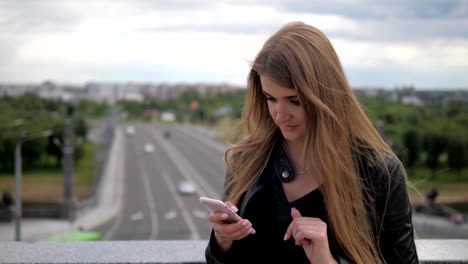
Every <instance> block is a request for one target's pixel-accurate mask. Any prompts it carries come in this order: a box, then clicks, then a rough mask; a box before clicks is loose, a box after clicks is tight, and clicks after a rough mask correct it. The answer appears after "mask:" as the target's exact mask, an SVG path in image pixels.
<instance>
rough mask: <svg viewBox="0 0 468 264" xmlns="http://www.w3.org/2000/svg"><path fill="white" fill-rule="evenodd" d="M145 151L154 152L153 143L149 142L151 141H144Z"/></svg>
mask: <svg viewBox="0 0 468 264" xmlns="http://www.w3.org/2000/svg"><path fill="white" fill-rule="evenodd" d="M145 152H147V153H152V152H154V145H153V144H151V143H146V144H145Z"/></svg>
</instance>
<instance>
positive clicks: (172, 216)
mask: <svg viewBox="0 0 468 264" xmlns="http://www.w3.org/2000/svg"><path fill="white" fill-rule="evenodd" d="M176 217H177V211H176V210H170V211H169V212H167V213H165V214H164V218H165V219H166V220H172V219H175V218H176Z"/></svg>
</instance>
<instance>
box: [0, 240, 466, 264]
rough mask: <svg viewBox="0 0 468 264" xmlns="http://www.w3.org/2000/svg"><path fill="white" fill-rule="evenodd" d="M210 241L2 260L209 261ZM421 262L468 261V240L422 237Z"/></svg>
mask: <svg viewBox="0 0 468 264" xmlns="http://www.w3.org/2000/svg"><path fill="white" fill-rule="evenodd" d="M207 243H208V242H207V241H206V240H174V241H172V240H158V241H97V242H45V241H39V242H0V263H11V264H15V263H24V264H34V263H52V264H58V263H76V264H80V263H96V264H111V263H128V264H136V263H154V264H162V263H181V264H182V263H192V264H199V263H200V264H201V263H206V262H205V256H204V252H205V247H206V245H207ZM416 246H417V251H418V255H419V258H420V262H421V263H423V264H436V263H468V240H466V239H418V240H416Z"/></svg>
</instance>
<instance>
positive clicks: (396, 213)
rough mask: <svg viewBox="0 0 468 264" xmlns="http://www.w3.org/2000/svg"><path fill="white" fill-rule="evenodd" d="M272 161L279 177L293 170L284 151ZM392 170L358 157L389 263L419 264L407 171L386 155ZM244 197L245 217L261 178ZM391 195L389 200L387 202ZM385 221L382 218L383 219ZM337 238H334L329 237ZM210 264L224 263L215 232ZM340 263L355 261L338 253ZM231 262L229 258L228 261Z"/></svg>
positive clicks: (368, 203) (241, 206)
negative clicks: (408, 192)
mask: <svg viewBox="0 0 468 264" xmlns="http://www.w3.org/2000/svg"><path fill="white" fill-rule="evenodd" d="M271 159H273V160H270V161H272V162H273V164H274V170H273V171H274V173H275V174H276V176H278V177H279V175H281V173H282V172H284V171H288V172H289V173H293V170H292V168H291V167H290V166H289V163H288V161H287V158H286V156H285V155H284V153H283V151H278V150H275V151H274V153H273V154H272V157H271ZM385 159H386V162H387V168H388V170H389V172H390V175H391V177H390V181H389V179H388V177H386V176H385V173H384V171H382V169H379V168H378V167H377V166H374V165H373V164H371V163H370V162H368V161H367V160H366V159H365V158H360V159H356V164H360V165H359V166H357V167H358V168H359V172H358V174H359V175H360V177H361V181H362V184H363V187H364V188H363V190H366V191H363V193H364V199H365V204H366V209H367V210H368V216H369V219H370V222H371V224H372V230H373V233H374V236H375V237H374V239H375V243H376V245H377V247H378V250H380V253H381V255H382V257H383V258H384V260H385V261H386V263H389V264H390V263H399V264H400V263H403V264H404V263H419V260H418V256H417V252H416V246H415V243H414V236H413V225H412V220H411V216H412V210H411V205H410V202H409V199H408V194H407V190H406V179H405V176H404V170H403V168H402V167H401V166H400V163H399V162H398V161H397V160H396V159H395V158H394V157H393V156H390V155H387V156H386V157H385ZM263 176H264V175H263V174H262V176H261V177H260V178H259V180H258V181H257V182H256V183H255V184H254V185H253V186H252V187H251V188H250V189H249V190H247V192H246V193H245V194H244V195H243V196H242V199H241V201H240V203H239V205H238V207H239V212H238V213H239V215H240V216H241V217H243V215H244V212H245V209H246V207H247V204H248V203H249V201H250V199H251V198H252V197H253V196H254V195H255V193H256V192H257V191H258V190H260V189H261V188H262V187H263V186H264V184H263V181H262V177H263ZM387 197H388V201H387ZM382 220H383V221H382ZM330 239H334V238H329V241H330ZM205 256H206V261H207V263H208V264H212V263H214V264H221V263H224V254H223V253H222V252H221V251H220V249H219V247H218V245H217V242H216V239H215V238H214V234H213V232H212V234H211V238H210V241H209V244H208V246H207V248H206V251H205ZM338 261H339V263H354V261H352V260H350V259H349V258H348V257H346V256H344V255H343V256H339V259H338ZM227 262H228V261H227Z"/></svg>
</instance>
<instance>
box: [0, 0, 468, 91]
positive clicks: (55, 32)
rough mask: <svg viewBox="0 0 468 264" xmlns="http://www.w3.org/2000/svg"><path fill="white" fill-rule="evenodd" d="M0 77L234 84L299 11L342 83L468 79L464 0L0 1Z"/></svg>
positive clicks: (467, 82) (460, 83) (459, 83)
mask: <svg viewBox="0 0 468 264" xmlns="http://www.w3.org/2000/svg"><path fill="white" fill-rule="evenodd" d="M0 17H1V18H2V19H0V39H1V41H0V59H1V60H2V62H3V63H2V65H1V66H0V82H1V83H41V82H43V81H46V80H52V81H56V82H59V83H76V84H79V85H80V84H81V85H82V84H84V83H86V82H151V83H161V82H168V83H229V84H232V85H240V86H243V85H244V84H245V80H246V77H247V73H248V70H249V64H248V62H249V61H251V60H253V59H254V57H255V55H256V52H257V51H258V50H259V49H260V48H261V45H262V44H263V42H264V41H265V40H266V39H267V38H268V36H270V35H271V34H272V33H274V32H275V31H276V30H277V29H278V28H279V27H280V26H281V25H283V24H284V23H286V22H289V21H296V20H298V21H303V22H306V23H309V24H311V25H314V26H316V27H318V28H319V29H321V30H322V31H323V32H324V33H325V34H326V35H327V36H328V37H329V38H330V40H331V41H332V43H333V45H334V46H335V49H336V51H337V53H338V55H339V57H340V59H341V61H342V63H343V67H344V69H345V72H346V74H347V77H348V79H349V81H350V84H351V86H356V87H358V86H364V87H388V88H392V87H398V86H400V87H401V86H415V87H416V88H418V89H444V88H447V89H457V88H458V89H459V88H465V89H466V87H468V75H467V74H466V72H468V1H463V0H459V1H436V0H428V1H426V0H417V1H411V2H406V1H404V0H398V1H378V2H377V1H367V0H333V1H327V4H324V3H321V2H318V1H280V0H272V1H263V0H256V1H240V0H239V1H229V0H226V1H195V2H194V1H184V0H180V1H144V0H142V1H125V0H121V1H113V2H111V1H93V2H75V1H65V0H63V1H60V0H46V1H2V2H1V3H0Z"/></svg>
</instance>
